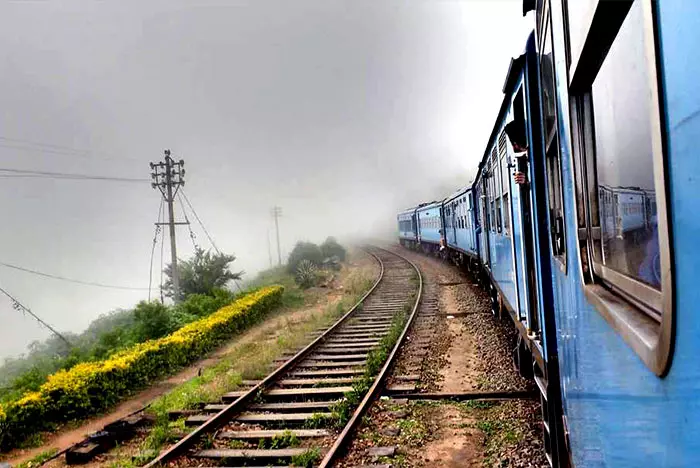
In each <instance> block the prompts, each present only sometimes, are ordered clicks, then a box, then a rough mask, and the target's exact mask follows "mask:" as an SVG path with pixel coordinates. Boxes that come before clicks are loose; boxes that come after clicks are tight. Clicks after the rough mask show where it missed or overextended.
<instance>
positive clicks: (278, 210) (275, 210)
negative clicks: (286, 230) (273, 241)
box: [272, 206, 282, 265]
mask: <svg viewBox="0 0 700 468" xmlns="http://www.w3.org/2000/svg"><path fill="white" fill-rule="evenodd" d="M272 216H274V217H275V231H277V264H278V265H282V251H281V250H280V224H279V217H280V216H282V208H280V207H279V206H274V207H272Z"/></svg>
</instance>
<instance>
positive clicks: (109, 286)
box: [0, 261, 148, 291]
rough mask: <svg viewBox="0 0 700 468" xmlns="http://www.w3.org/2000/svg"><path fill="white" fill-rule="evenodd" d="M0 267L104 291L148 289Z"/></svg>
mask: <svg viewBox="0 0 700 468" xmlns="http://www.w3.org/2000/svg"><path fill="white" fill-rule="evenodd" d="M0 266H3V267H5V268H11V269H13V270H18V271H23V272H25V273H30V274H33V275H37V276H43V277H44V278H51V279H55V280H58V281H65V282H67V283H75V284H82V285H83V286H94V287H97V288H106V289H120V290H126V291H145V290H147V289H148V288H139V287H133V286H121V285H114V284H105V283H97V282H94V281H84V280H78V279H74V278H66V277H65V276H60V275H54V274H51V273H45V272H43V271H39V270H33V269H31V268H25V267H21V266H19V265H13V264H12V263H6V262H2V261H0Z"/></svg>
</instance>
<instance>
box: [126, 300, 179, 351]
mask: <svg viewBox="0 0 700 468" xmlns="http://www.w3.org/2000/svg"><path fill="white" fill-rule="evenodd" d="M134 319H135V322H136V323H135V326H136V329H135V330H134V331H135V333H136V341H137V342H139V343H140V342H142V341H146V340H152V339H154V338H160V337H161V336H165V335H167V334H168V333H170V332H171V331H172V328H173V327H172V322H171V320H170V312H169V311H168V307H167V306H165V305H164V304H161V303H160V302H158V301H151V302H147V301H141V302H139V303H138V304H137V305H136V308H135V309H134Z"/></svg>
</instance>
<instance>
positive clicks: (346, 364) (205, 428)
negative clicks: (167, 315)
mask: <svg viewBox="0 0 700 468" xmlns="http://www.w3.org/2000/svg"><path fill="white" fill-rule="evenodd" d="M367 251H368V252H369V253H370V254H371V255H372V256H374V257H375V259H376V260H377V261H378V262H379V264H380V266H381V270H380V275H379V278H378V279H377V281H376V282H375V284H374V285H373V286H372V288H371V289H370V291H369V292H367V294H366V295H365V296H364V297H363V298H362V299H361V300H360V301H359V302H358V303H357V304H356V305H355V306H354V307H353V308H352V309H351V310H350V311H348V312H347V313H346V314H345V315H344V316H343V317H341V318H340V319H339V320H338V321H337V322H336V323H335V324H334V325H332V326H331V327H330V328H329V329H327V330H326V331H325V332H323V333H322V334H321V335H320V336H318V337H317V338H316V339H315V340H314V341H313V342H312V343H311V344H309V345H308V346H307V347H305V348H304V349H302V350H301V351H299V352H298V353H297V354H296V355H295V356H293V357H292V358H291V359H289V360H287V361H286V362H284V363H283V364H281V365H280V366H279V367H278V368H277V369H276V370H274V371H273V372H272V373H271V374H269V375H268V376H267V377H266V378H265V379H263V380H262V381H260V382H257V383H254V385H253V386H252V388H250V389H248V390H244V391H239V392H231V393H229V394H227V395H225V396H224V398H223V399H222V401H220V402H216V403H212V404H209V405H205V406H203V408H202V410H201V412H200V413H199V414H195V415H191V416H190V417H189V418H188V420H187V421H186V423H187V424H188V425H196V426H197V427H196V429H194V431H192V432H191V433H189V435H187V436H186V437H185V438H183V439H181V440H180V441H179V442H178V443H177V444H175V445H173V446H172V447H170V448H169V449H168V450H166V451H165V452H163V453H161V454H160V455H159V456H158V457H157V458H156V459H154V460H153V461H152V462H151V463H149V464H148V465H146V468H152V467H155V466H159V465H164V464H166V463H167V464H170V463H173V462H175V464H177V466H230V467H233V466H288V465H290V464H295V465H301V466H321V467H328V466H332V465H333V463H334V461H335V460H336V457H337V456H338V455H339V454H340V453H341V450H342V449H343V448H345V447H346V444H347V442H348V441H349V440H350V438H351V437H352V434H353V430H354V429H355V427H356V426H357V424H358V423H359V422H360V420H361V418H362V415H363V414H364V413H365V411H366V410H367V409H368V408H369V406H370V404H371V403H372V401H373V400H374V398H376V397H377V396H378V394H379V392H381V390H382V388H383V384H384V380H385V377H386V376H387V374H388V372H389V371H390V369H391V366H392V364H393V361H394V358H395V356H396V354H397V350H398V349H399V348H400V346H401V344H402V342H403V340H404V338H405V336H406V333H407V331H408V329H409V327H410V326H411V323H412V322H413V319H414V318H415V316H416V311H417V309H418V304H419V302H420V299H421V293H422V289H423V281H422V277H421V275H420V272H419V270H418V268H417V267H416V266H415V265H414V264H413V263H411V262H410V261H409V260H407V259H405V258H403V257H401V256H400V255H398V254H396V253H394V252H390V251H388V250H384V249H379V248H374V247H372V248H369V249H368V250H367ZM397 335H398V336H397ZM393 340H395V344H393V346H392V347H388V346H387V345H388V341H393ZM378 358H384V362H383V364H382V363H381V362H379V363H377V359H378ZM368 361H370V363H369V364H368ZM379 365H381V368H380V369H378V368H379ZM372 368H374V369H375V370H377V369H378V372H371V371H368V369H372ZM371 374H375V375H371ZM358 401H359V404H358ZM351 403H352V404H351ZM355 405H356V406H355ZM341 408H342V409H344V411H343V410H342V409H341Z"/></svg>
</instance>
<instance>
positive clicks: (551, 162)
mask: <svg viewBox="0 0 700 468" xmlns="http://www.w3.org/2000/svg"><path fill="white" fill-rule="evenodd" d="M547 18H548V19H547V24H546V26H545V28H546V29H545V33H544V36H543V44H542V47H541V50H542V53H541V55H540V73H541V87H542V119H543V122H542V126H543V130H544V138H545V141H544V144H545V161H546V169H547V195H548V200H549V224H550V229H549V232H550V241H551V245H552V253H553V254H554V256H555V258H557V259H558V260H559V261H560V262H561V264H562V265H563V266H565V265H566V236H565V229H564V195H563V192H562V174H561V154H560V152H559V130H558V126H557V101H556V83H555V78H554V57H553V53H552V32H551V29H552V27H551V24H552V22H551V18H549V13H548V14H547Z"/></svg>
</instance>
